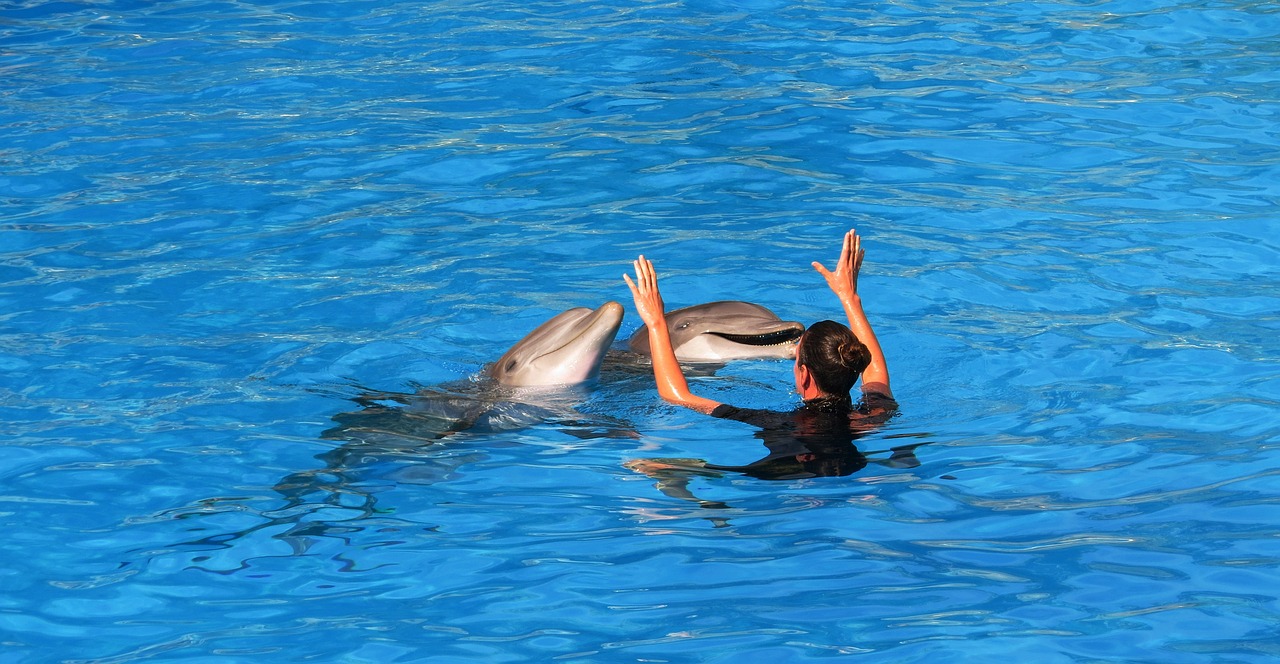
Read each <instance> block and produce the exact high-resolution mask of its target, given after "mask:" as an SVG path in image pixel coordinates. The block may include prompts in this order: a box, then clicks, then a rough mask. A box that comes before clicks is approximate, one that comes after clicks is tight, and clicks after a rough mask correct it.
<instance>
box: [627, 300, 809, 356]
mask: <svg viewBox="0 0 1280 664" xmlns="http://www.w3.org/2000/svg"><path fill="white" fill-rule="evenodd" d="M667 328H668V329H669V330H670V332H671V345H672V346H673V347H674V348H675V351H676V359H678V360H680V361H681V362H723V361H726V360H752V359H763V358H792V357H795V355H796V342H797V341H798V340H799V339H800V335H802V334H804V325H802V324H800V323H797V322H795V321H787V320H782V319H781V318H778V316H777V314H774V313H773V312H772V311H770V310H769V309H767V308H765V307H762V306H760V305H758V304H753V303H751V302H739V301H736V300H730V301H722V302H708V303H706V304H696V305H694V306H691V307H685V308H683V309H676V310H675V311H669V312H667ZM627 345H628V347H630V348H631V350H632V352H635V353H640V354H642V355H648V354H649V329H648V327H647V326H646V327H641V328H640V329H638V330H636V331H635V333H634V334H632V335H631V339H630V340H629V341H628V342H627Z"/></svg>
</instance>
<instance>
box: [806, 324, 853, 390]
mask: <svg viewBox="0 0 1280 664" xmlns="http://www.w3.org/2000/svg"><path fill="white" fill-rule="evenodd" d="M796 362H797V363H799V364H802V365H804V366H805V367H807V368H808V369H809V375H811V376H813V380H814V382H815V383H816V384H817V386H818V389H820V390H822V391H823V392H826V393H827V394H828V395H831V396H833V397H845V398H849V391H850V390H852V389H853V385H854V383H857V382H858V377H859V376H861V375H862V372H863V371H865V370H866V368H867V365H869V364H871V351H870V350H867V347H866V345H865V344H863V343H862V342H861V341H858V337H856V336H854V334H853V332H852V331H851V330H850V329H849V328H847V327H845V326H844V325H842V324H840V323H837V322H835V321H833V320H824V321H818V322H817V323H814V324H813V325H810V326H809V329H807V330H805V332H804V336H803V337H802V338H801V339H800V345H799V346H798V347H797V348H796Z"/></svg>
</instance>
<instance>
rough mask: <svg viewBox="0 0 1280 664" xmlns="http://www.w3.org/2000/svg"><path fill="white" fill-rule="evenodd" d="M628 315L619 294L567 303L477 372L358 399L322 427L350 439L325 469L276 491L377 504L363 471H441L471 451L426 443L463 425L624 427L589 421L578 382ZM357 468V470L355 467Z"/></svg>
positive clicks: (498, 428)
mask: <svg viewBox="0 0 1280 664" xmlns="http://www.w3.org/2000/svg"><path fill="white" fill-rule="evenodd" d="M622 315H623V309H622V305H620V304H618V303H617V302H606V303H605V304H604V305H602V306H601V307H600V308H598V309H595V310H592V309H589V308H586V307H578V308H575V309H570V310H568V311H565V312H563V313H561V314H559V315H557V316H555V317H554V318H552V319H550V320H548V321H547V322H545V323H543V324H542V325H540V326H538V328H537V329H535V330H533V331H532V332H530V333H529V334H528V335H526V336H525V337H524V338H523V339H521V340H520V341H519V342H517V343H516V344H515V345H514V346H512V347H511V348H510V349H509V350H508V351H507V352H506V353H505V354H503V356H502V357H501V358H499V360H498V361H497V362H494V363H493V364H491V365H488V366H487V367H485V369H484V371H483V372H482V373H481V375H479V376H477V377H475V378H474V379H472V380H467V381H460V382H458V383H454V384H450V385H444V386H440V387H434V388H429V389H423V390H419V391H418V392H416V393H412V394H405V393H396V392H365V393H363V394H361V395H359V396H357V397H355V398H353V400H354V401H355V402H356V403H357V404H359V405H361V406H362V407H363V408H362V409H361V410H358V411H353V412H345V413H339V414H337V415H334V416H333V421H334V422H335V424H336V426H334V427H333V428H330V429H328V430H326V431H325V432H324V433H323V434H321V437H323V438H326V439H329V440H341V441H345V442H344V443H343V444H342V445H340V446H338V447H336V448H333V449H331V450H328V451H326V452H324V453H323V454H320V455H318V456H317V458H318V459H320V460H321V461H323V462H324V463H325V467H324V468H319V469H314V470H308V471H303V472H300V473H294V474H293V475H290V476H289V477H286V478H285V479H284V480H282V481H281V482H280V483H279V484H278V485H277V486H276V490H277V491H279V492H281V493H283V494H285V495H286V496H287V497H289V498H290V499H291V501H292V502H294V503H295V504H296V503H302V502H304V500H303V498H302V497H303V496H304V495H306V494H309V493H312V492H314V491H318V490H324V491H328V492H329V493H330V494H331V495H330V497H329V499H330V500H336V499H337V496H338V495H339V494H341V493H357V494H363V495H365V496H366V498H367V503H368V507H370V508H371V506H372V492H370V491H364V490H361V489H358V488H355V487H356V485H357V484H359V483H361V482H365V481H367V480H368V479H369V478H368V477H367V473H365V472H363V469H366V468H369V467H370V466H375V465H378V464H379V463H380V462H392V463H390V464H389V467H388V468H386V469H385V470H386V471H387V474H388V475H390V479H391V480H392V481H393V482H397V483H398V482H409V483H415V482H416V483H421V482H423V481H432V480H435V479H440V478H441V477H443V476H445V475H448V474H449V473H450V472H451V471H452V470H453V469H454V467H455V466H456V465H458V464H460V463H463V462H465V461H469V460H474V459H471V458H460V457H457V456H456V455H452V454H451V455H429V454H427V453H425V451H424V448H426V447H427V446H429V445H431V444H432V443H435V442H436V441H439V440H440V439H442V438H445V437H448V436H452V435H454V434H457V433H460V432H463V431H468V432H474V433H498V432H503V431H510V430H513V429H519V428H523V427H528V426H532V425H535V424H539V423H542V422H558V423H561V424H564V425H566V427H567V429H566V430H567V431H569V432H570V433H573V434H575V435H580V436H609V435H622V434H618V433H617V431H616V428H615V427H617V426H618V425H617V423H616V422H613V421H607V418H600V417H593V418H590V419H586V418H584V416H583V415H582V414H580V413H578V412H577V411H576V410H574V406H576V405H577V404H578V403H580V402H581V400H582V396H583V394H582V392H581V391H580V388H577V386H579V385H580V384H582V383H586V382H589V381H592V380H594V379H595V378H597V377H598V376H599V374H600V365H601V363H602V362H603V361H604V357H605V354H606V352H607V351H608V350H609V347H610V346H611V345H612V344H613V341H614V337H615V336H617V333H618V328H619V326H620V325H621V324H622ZM435 456H439V458H435ZM471 456H472V457H474V456H475V455H471ZM397 460H399V461H403V462H412V463H411V464H410V465H406V464H404V463H401V464H395V463H394V462H395V461H397ZM397 466H399V467H397ZM436 466H440V467H436ZM356 471H361V472H359V475H360V477H355V476H354V475H353V473H356Z"/></svg>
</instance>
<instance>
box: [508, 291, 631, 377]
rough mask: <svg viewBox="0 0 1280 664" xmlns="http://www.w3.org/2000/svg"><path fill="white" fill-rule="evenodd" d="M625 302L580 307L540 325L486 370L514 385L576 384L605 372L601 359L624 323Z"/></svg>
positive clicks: (602, 359)
mask: <svg viewBox="0 0 1280 664" xmlns="http://www.w3.org/2000/svg"><path fill="white" fill-rule="evenodd" d="M622 313H623V309H622V305H621V304H618V303H617V302H605V303H604V304H602V305H600V307H599V308H598V309H595V310H592V309H590V308H588V307H575V308H573V309H570V310H568V311H565V312H564V313H561V314H560V315H558V316H556V317H554V318H552V319H551V320H549V321H547V322H545V323H543V324H542V325H539V326H538V327H537V329H535V330H534V331H532V332H530V333H529V334H527V335H526V336H525V337H524V338H523V339H521V340H520V341H519V342H517V343H516V345H514V346H512V347H511V349H510V350H508V351H507V352H506V353H505V354H504V355H503V356H502V357H500V358H498V361H497V362H494V363H493V364H491V365H489V367H488V368H487V369H486V371H485V373H486V374H487V375H488V376H489V377H490V378H493V379H494V380H496V381H498V382H499V383H500V384H502V385H507V386H509V387H538V386H545V385H576V384H578V383H585V382H588V381H591V380H594V379H596V378H597V377H599V376H600V364H601V363H603V362H604V356H605V353H606V352H607V351H608V350H609V346H611V345H612V344H613V339H614V337H616V336H617V335H618V327H619V326H621V325H622Z"/></svg>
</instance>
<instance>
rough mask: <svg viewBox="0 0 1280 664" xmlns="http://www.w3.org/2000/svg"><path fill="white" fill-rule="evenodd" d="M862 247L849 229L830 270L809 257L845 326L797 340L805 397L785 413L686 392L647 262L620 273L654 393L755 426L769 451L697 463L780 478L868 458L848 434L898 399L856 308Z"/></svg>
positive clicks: (799, 384)
mask: <svg viewBox="0 0 1280 664" xmlns="http://www.w3.org/2000/svg"><path fill="white" fill-rule="evenodd" d="M863 253H864V252H863V251H862V239H861V238H860V237H858V234H857V232H856V231H849V232H848V233H846V234H845V236H844V245H843V247H842V248H841V251H840V260H839V262H838V263H837V264H836V269H835V271H834V272H831V271H828V270H827V269H826V268H825V267H823V265H822V264H821V263H818V262H814V263H813V267H814V269H816V270H817V271H818V273H819V274H821V275H822V276H823V278H825V279H826V281H827V285H828V286H829V287H830V288H831V290H832V292H834V293H835V294H836V297H838V298H839V299H840V304H841V305H842V306H843V307H844V311H845V315H846V316H847V317H848V319H849V326H848V327H845V326H844V325H842V324H840V323H837V322H835V321H829V320H826V321H821V322H818V323H815V324H813V325H812V326H810V327H809V329H808V330H806V331H805V333H804V335H803V336H802V337H801V338H800V342H799V344H798V345H797V347H796V360H795V365H794V367H793V374H794V376H795V385H796V392H798V393H799V394H800V398H801V399H803V400H804V403H803V404H802V405H801V406H800V407H799V408H797V409H796V410H794V411H791V412H777V411H769V410H758V409H750V408H737V407H734V406H730V405H727V404H722V403H719V402H717V401H714V400H712V399H707V398H705V397H701V396H698V395H696V394H694V393H693V392H691V391H690V390H689V383H688V381H687V380H686V379H685V376H684V373H683V372H682V370H681V368H680V363H679V362H678V361H677V360H676V355H675V351H674V350H673V349H672V347H671V337H670V334H669V332H668V330H667V320H666V316H665V313H664V309H663V302H662V294H661V293H660V292H659V291H658V277H657V274H656V273H655V272H654V269H653V263H652V262H650V261H649V260H647V259H646V258H645V257H644V256H640V258H639V259H637V260H636V261H635V262H634V266H635V271H636V278H635V281H632V279H631V277H630V276H629V275H623V280H625V281H626V283H627V287H628V288H630V289H631V295H632V297H634V298H635V305H636V310H637V311H638V312H639V314H640V318H641V319H643V320H644V323H645V325H647V326H648V327H649V345H650V350H651V351H652V356H653V376H654V380H655V381H656V382H657V385H658V394H660V395H661V396H662V398H663V399H666V400H667V401H670V402H671V403H675V404H679V405H681V406H685V407H688V408H692V409H694V410H697V411H699V412H703V413H708V414H710V415H713V416H715V417H722V418H726V419H732V420H737V421H740V422H745V423H748V424H752V425H755V426H757V427H759V428H761V429H762V431H761V432H760V433H758V434H757V437H759V438H761V439H762V440H763V441H764V443H765V445H766V446H767V447H768V448H769V451H770V454H769V456H767V457H765V458H763V459H761V460H759V461H756V462H754V463H752V464H750V465H749V466H742V467H727V466H719V467H716V466H712V465H710V464H706V465H701V464H700V467H704V468H710V469H717V470H735V471H739V472H745V473H748V474H751V475H756V476H759V477H769V478H777V479H781V478H784V477H802V476H813V475H847V474H849V473H851V472H854V471H856V470H858V469H860V468H861V467H862V466H863V465H865V464H866V459H865V458H864V457H862V455H861V454H858V452H857V449H856V448H855V447H854V446H853V439H854V438H857V437H858V435H860V434H861V433H863V432H865V431H867V430H868V429H870V428H873V427H874V426H876V425H878V424H880V423H882V422H884V421H885V420H887V419H889V418H890V417H892V416H893V414H894V413H895V412H896V410H897V402H895V401H894V399H893V393H892V391H890V389H889V369H888V367H887V366H886V364H885V360H884V353H883V352H882V351H881V349H880V343H879V341H877V339H876V335H875V332H873V331H872V329H871V323H870V322H868V321H867V316H866V314H865V313H863V311H862V298H861V297H860V296H859V295H858V273H859V271H860V270H861V269H862V258H863ZM859 378H861V379H862V399H861V401H860V403H859V404H858V406H857V407H855V405H854V403H853V399H852V397H851V396H850V392H851V391H852V389H853V386H854V385H855V384H856V383H857V382H858V379H859Z"/></svg>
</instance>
